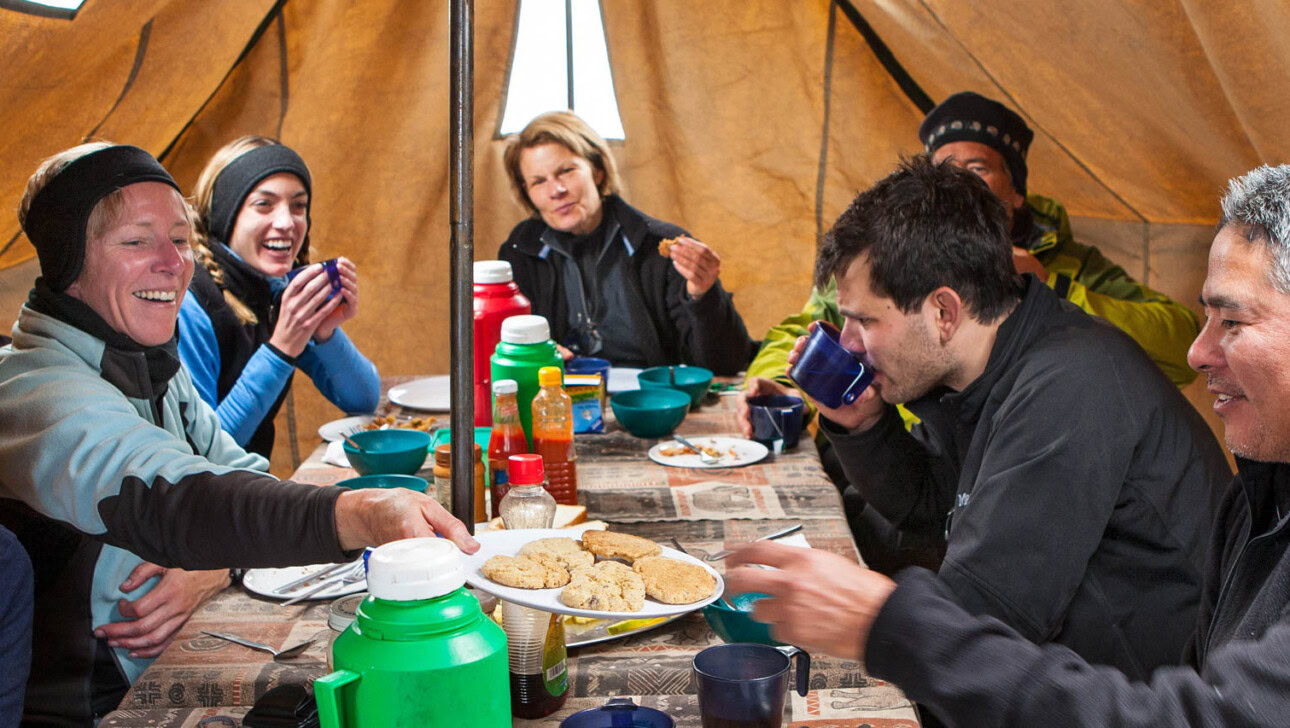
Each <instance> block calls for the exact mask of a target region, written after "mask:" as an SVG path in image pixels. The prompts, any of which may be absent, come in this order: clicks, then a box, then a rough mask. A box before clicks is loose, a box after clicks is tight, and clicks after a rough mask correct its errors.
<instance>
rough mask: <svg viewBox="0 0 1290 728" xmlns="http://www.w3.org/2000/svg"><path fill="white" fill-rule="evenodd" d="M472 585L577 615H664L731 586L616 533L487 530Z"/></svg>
mask: <svg viewBox="0 0 1290 728" xmlns="http://www.w3.org/2000/svg"><path fill="white" fill-rule="evenodd" d="M475 538H476V540H477V541H479V546H480V548H479V551H477V552H475V553H474V554H471V555H469V556H467V557H466V564H465V566H466V582H467V583H469V584H470V585H471V586H473V587H475V588H476V589H479V590H481V591H485V592H488V593H489V594H492V595H494V596H496V597H498V598H499V599H505V600H507V601H510V602H513V603H515V604H520V605H523V606H526V607H533V608H534V609H541V610H543V611H546V612H552V613H555V614H572V615H574V616H578V617H599V618H602V619H616V618H617V619H621V618H623V617H627V616H630V617H637V618H648V617H666V616H669V615H673V614H683V613H685V612H690V611H693V610H695V609H699V608H701V607H704V606H707V605H708V604H710V603H712V602H713V601H714V600H716V598H717V597H718V596H720V595H721V592H722V590H724V589H725V581H724V580H723V579H722V578H721V575H720V574H718V573H717V571H716V570H715V569H713V568H712V567H710V566H708V565H707V564H705V563H703V562H702V561H700V560H698V559H696V558H694V557H692V556H690V555H688V554H683V553H681V552H680V551H677V550H675V549H670V548H667V547H665V546H660V545H659V544H656V543H654V542H653V541H650V540H648V539H644V538H640V537H639V536H632V535H630V534H626V533H618V532H615V531H595V530H593V531H586V532H584V533H583V534H582V538H581V540H578V539H575V538H572V537H571V536H570V534H569V532H568V531H566V530H562V529H536V528H535V529H522V530H514V531H489V532H486V533H480V534H477V535H476V536H475Z"/></svg>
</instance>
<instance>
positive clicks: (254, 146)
mask: <svg viewBox="0 0 1290 728" xmlns="http://www.w3.org/2000/svg"><path fill="white" fill-rule="evenodd" d="M312 185H313V181H312V178H311V176H310V174H309V168H308V167H307V166H305V162H304V160H303V159H301V158H300V155H298V154H296V152H295V151H293V150H292V149H291V148H290V147H287V146H285V145H282V144H279V143H277V142H276V141H274V140H272V139H268V138H266V137H259V136H247V137H242V138H240V139H237V140H235V141H233V142H230V143H229V144H226V145H224V147H222V148H221V149H220V150H219V151H217V152H216V153H215V155H214V156H213V157H211V160H210V162H208V163H207V164H206V169H205V170H203V171H202V174H201V177H200V178H198V180H197V188H196V191H195V194H194V199H195V204H196V207H197V215H198V220H197V229H196V231H195V234H194V239H193V253H194V255H195V257H196V260H197V263H198V266H197V272H196V274H195V275H194V276H193V283H192V286H191V294H192V295H191V296H189V297H188V299H186V300H185V302H184V305H183V307H182V309H181V310H180V314H179V332H180V337H179V355H180V358H182V359H183V362H184V365H185V366H187V367H188V369H189V370H190V371H191V372H192V375H193V384H194V385H195V386H196V387H197V391H199V392H201V395H202V399H204V400H206V403H207V404H209V405H210V406H211V407H214V408H215V411H216V413H217V414H218V415H219V418H220V422H221V423H222V424H223V426H224V429H225V430H226V431H227V432H228V433H229V434H231V435H233V439H234V440H236V441H237V443H238V444H239V445H241V446H243V447H245V448H246V449H247V450H250V451H251V452H256V453H259V454H261V455H264V456H265V457H268V456H269V454H270V452H271V451H272V450H273V439H274V431H273V430H274V428H273V418H274V416H275V415H276V414H277V412H278V409H279V407H281V406H282V402H283V400H284V399H285V398H286V394H287V387H288V385H289V384H290V382H291V378H292V376H293V374H294V373H295V370H296V369H297V368H299V369H301V370H303V371H304V372H305V373H306V374H308V375H309V377H310V378H311V379H313V381H314V383H315V384H316V385H317V386H318V389H319V391H321V392H322V393H323V395H324V396H325V397H327V399H328V400H330V401H331V402H332V403H333V404H335V405H336V406H337V407H339V408H340V409H342V410H344V411H345V412H347V413H351V414H352V413H360V412H371V411H372V410H374V409H376V405H377V402H378V401H379V400H380V396H381V383H380V378H379V377H378V375H377V372H376V367H375V366H373V365H372V363H371V362H370V361H368V360H367V359H366V358H365V357H364V356H363V355H362V354H361V353H359V351H358V349H357V348H355V347H354V345H353V344H352V343H350V340H349V338H348V337H347V336H346V335H345V332H344V331H342V330H341V328H340V325H341V323H343V322H344V321H347V320H349V319H350V318H352V317H354V316H355V315H356V314H357V313H358V273H357V271H356V269H355V268H354V264H353V263H352V262H350V261H349V259H348V258H339V259H337V260H336V261H335V265H336V271H335V272H336V273H337V274H338V277H339V280H340V282H341V292H340V294H339V295H332V289H331V286H330V282H329V275H328V273H327V272H325V271H324V270H323V266H321V265H308V264H309V229H310V217H309V213H310V203H311V200H312V194H313V187H312ZM306 265H308V267H306V268H304V269H303V270H302V271H301V272H300V274H299V275H296V276H295V277H294V278H292V279H291V280H288V279H287V277H286V276H287V273H288V272H290V271H291V270H292V269H293V268H296V267H299V266H306Z"/></svg>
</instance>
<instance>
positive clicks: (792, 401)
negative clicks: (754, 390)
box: [748, 394, 806, 454]
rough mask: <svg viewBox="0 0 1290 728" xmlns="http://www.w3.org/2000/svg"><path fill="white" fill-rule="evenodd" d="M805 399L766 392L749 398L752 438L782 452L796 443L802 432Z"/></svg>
mask: <svg viewBox="0 0 1290 728" xmlns="http://www.w3.org/2000/svg"><path fill="white" fill-rule="evenodd" d="M805 409H806V403H805V402H803V401H802V398H801V397H794V396H792V395H789V394H766V395H762V396H760V397H749V398H748V415H749V418H750V419H751V420H752V439H754V440H756V441H757V442H760V443H761V444H763V445H765V446H766V447H767V448H769V449H770V451H771V452H773V453H775V454H779V453H781V452H784V451H785V450H792V449H793V448H795V447H797V440H798V438H799V437H800V436H801V434H802V411H803V410H805Z"/></svg>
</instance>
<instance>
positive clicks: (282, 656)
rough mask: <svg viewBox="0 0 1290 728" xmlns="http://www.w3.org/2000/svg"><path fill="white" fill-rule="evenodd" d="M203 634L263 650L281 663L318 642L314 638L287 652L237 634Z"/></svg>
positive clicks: (288, 649) (205, 632) (289, 648)
mask: <svg viewBox="0 0 1290 728" xmlns="http://www.w3.org/2000/svg"><path fill="white" fill-rule="evenodd" d="M202 634H204V635H207V636H210V637H216V638H218V639H222V640H228V641H229V642H233V643H236V644H239V645H242V646H243V647H250V648H251V649H253V650H261V651H263V652H267V653H269V654H270V655H273V661H274V662H280V661H282V660H290V659H291V658H293V657H296V656H298V655H299V654H300V653H301V652H304V651H305V649H306V648H307V647H309V645H312V644H313V643H314V641H315V640H317V637H313V638H310V639H307V640H305V641H304V642H301V643H300V644H298V645H295V646H294V647H288V648H287V649H285V650H275V649H273V648H272V647H270V646H268V645H266V644H262V643H260V642H252V641H251V640H248V639H244V638H242V637H238V636H237V635H235V634H227V633H225V632H207V631H206V630H202Z"/></svg>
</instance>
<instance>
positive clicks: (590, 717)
mask: <svg viewBox="0 0 1290 728" xmlns="http://www.w3.org/2000/svg"><path fill="white" fill-rule="evenodd" d="M675 725H676V722H675V721H673V720H672V719H671V718H670V717H668V715H667V713H664V712H662V711H660V710H655V709H653V708H647V707H645V706H643V705H637V704H636V703H633V702H632V699H631V698H610V699H609V702H608V703H605V704H604V705H603V706H601V707H599V708H592V709H591V710H584V711H581V712H578V713H574V714H573V715H571V716H569V717H568V718H565V719H564V720H562V721H560V728H672V727H673V726H675Z"/></svg>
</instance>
